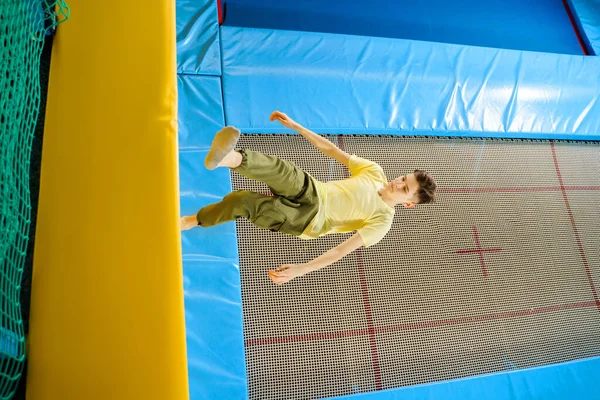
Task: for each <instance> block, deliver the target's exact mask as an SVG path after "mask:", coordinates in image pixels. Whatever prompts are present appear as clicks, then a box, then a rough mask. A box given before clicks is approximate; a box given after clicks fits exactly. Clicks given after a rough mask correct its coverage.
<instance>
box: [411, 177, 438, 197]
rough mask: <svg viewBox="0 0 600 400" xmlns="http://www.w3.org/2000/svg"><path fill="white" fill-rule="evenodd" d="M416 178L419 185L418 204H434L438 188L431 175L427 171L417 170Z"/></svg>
mask: <svg viewBox="0 0 600 400" xmlns="http://www.w3.org/2000/svg"><path fill="white" fill-rule="evenodd" d="M415 178H416V179H417V182H418V183H419V190H417V203H419V204H426V203H431V202H433V201H434V200H435V189H436V187H437V186H436V184H435V181H434V180H433V178H432V177H431V175H429V174H428V173H427V172H425V171H421V170H419V169H416V170H415Z"/></svg>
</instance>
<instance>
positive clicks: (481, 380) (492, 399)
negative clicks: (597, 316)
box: [335, 357, 600, 400]
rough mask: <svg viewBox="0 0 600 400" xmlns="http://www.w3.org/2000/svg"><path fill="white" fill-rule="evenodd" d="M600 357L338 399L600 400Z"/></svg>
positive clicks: (339, 399)
mask: <svg viewBox="0 0 600 400" xmlns="http://www.w3.org/2000/svg"><path fill="white" fill-rule="evenodd" d="M598 379H600V358H599V357H596V358H590V359H584V360H578V361H573V362H568V363H563V364H556V365H550V366H546V367H540V368H532V369H527V370H520V371H513V372H507V373H500V374H494V375H487V376H479V377H472V378H466V379H459V380H453V381H447V382H440V383H433V384H427V385H420V386H412V387H406V388H401V389H392V390H385V391H380V392H373V393H366V394H360V395H353V396H343V397H336V398H335V399H337V400H342V399H343V400H421V399H428V400H480V399H486V400H533V399H535V400H556V399H586V400H598V399H600V391H599V390H598V383H597V382H598Z"/></svg>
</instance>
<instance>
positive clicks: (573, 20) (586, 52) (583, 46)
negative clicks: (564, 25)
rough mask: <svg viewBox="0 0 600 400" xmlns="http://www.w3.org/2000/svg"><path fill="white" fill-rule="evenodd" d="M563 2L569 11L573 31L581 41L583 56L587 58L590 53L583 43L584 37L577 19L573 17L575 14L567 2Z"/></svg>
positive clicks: (565, 0) (564, 0)
mask: <svg viewBox="0 0 600 400" xmlns="http://www.w3.org/2000/svg"><path fill="white" fill-rule="evenodd" d="M562 2H563V5H564V6H565V10H567V15H568V16H569V21H571V26H572V27H573V30H574V31H575V35H576V36H577V40H578V41H579V46H581V50H582V51H583V54H584V55H586V56H589V55H590V54H589V53H588V51H587V49H586V47H585V44H584V43H583V37H582V36H581V32H579V28H578V27H577V23H576V22H575V17H574V16H573V12H572V11H571V7H569V4H568V3H567V0H562Z"/></svg>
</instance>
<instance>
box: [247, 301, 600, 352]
mask: <svg viewBox="0 0 600 400" xmlns="http://www.w3.org/2000/svg"><path fill="white" fill-rule="evenodd" d="M592 307H594V308H596V302H595V301H585V302H578V303H567V304H556V305H552V306H546V307H538V308H530V309H526V310H517V311H506V312H502V313H494V314H482V315H472V316H467V317H458V318H447V319H440V320H434V321H421V322H415V323H411V324H402V325H391V326H382V327H374V328H373V329H372V330H371V329H355V330H348V331H337V332H330V333H312V334H306V335H292V336H283V337H273V338H260V339H250V340H246V341H245V342H244V344H245V346H246V347H250V346H259V345H268V344H278V343H294V342H307V341H312V340H326V339H339V338H343V337H354V336H365V335H369V336H372V335H374V334H377V333H389V332H399V331H412V330H418V329H428V328H437V327H441V326H452V325H462V324H473V323H478V322H486V321H493V320H499V319H509V318H517V317H527V316H531V315H539V314H546V313H549V312H556V311H564V310H576V309H583V308H592Z"/></svg>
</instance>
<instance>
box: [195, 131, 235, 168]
mask: <svg viewBox="0 0 600 400" xmlns="http://www.w3.org/2000/svg"><path fill="white" fill-rule="evenodd" d="M239 138H240V130H239V129H237V128H234V127H233V126H226V127H225V128H223V129H221V130H220V131H219V132H217V134H216V135H215V138H214V139H213V142H212V145H211V146H210V151H209V152H208V154H207V155H206V158H205V159H204V166H205V167H206V169H210V170H213V169H215V168H217V166H218V165H219V163H220V162H221V161H223V159H224V158H225V156H226V155H227V154H229V153H230V152H231V151H232V150H233V149H235V145H236V144H237V142H238V139H239Z"/></svg>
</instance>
